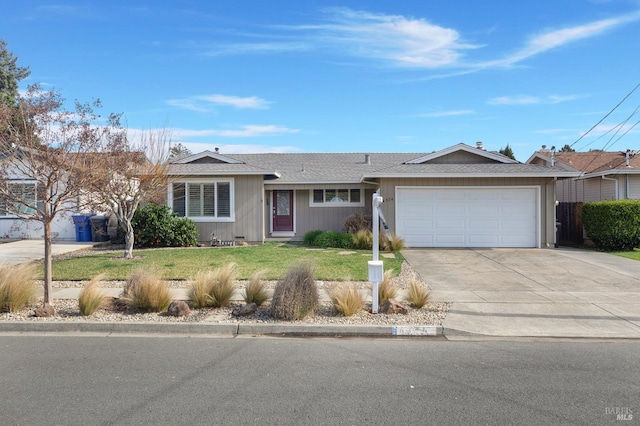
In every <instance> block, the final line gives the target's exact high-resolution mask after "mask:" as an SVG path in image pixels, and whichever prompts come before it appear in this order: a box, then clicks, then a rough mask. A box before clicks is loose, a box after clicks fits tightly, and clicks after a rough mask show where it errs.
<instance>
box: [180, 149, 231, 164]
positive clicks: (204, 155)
mask: <svg viewBox="0 0 640 426" xmlns="http://www.w3.org/2000/svg"><path fill="white" fill-rule="evenodd" d="M174 163H175V164H243V163H242V161H239V160H236V159H234V158H230V157H226V156H224V155H221V154H219V153H217V152H211V151H208V150H207V151H202V152H201V153H199V154H194V155H189V156H188V157H183V158H180V159H178V160H176V161H174Z"/></svg>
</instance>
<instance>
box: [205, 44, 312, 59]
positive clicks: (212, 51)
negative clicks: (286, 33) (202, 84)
mask: <svg viewBox="0 0 640 426" xmlns="http://www.w3.org/2000/svg"><path fill="white" fill-rule="evenodd" d="M309 49H311V46H309V45H308V44H307V43H302V42H281V41H274V42H267V43H233V44H229V45H221V46H214V47H206V48H204V51H205V53H204V55H205V56H228V55H238V54H243V55H244V54H251V53H286V52H300V51H305V50H309Z"/></svg>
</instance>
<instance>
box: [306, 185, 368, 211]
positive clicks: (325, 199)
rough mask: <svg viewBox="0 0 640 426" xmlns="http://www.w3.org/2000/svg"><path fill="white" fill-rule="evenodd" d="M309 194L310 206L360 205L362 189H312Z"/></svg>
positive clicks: (361, 202)
mask: <svg viewBox="0 0 640 426" xmlns="http://www.w3.org/2000/svg"><path fill="white" fill-rule="evenodd" d="M311 192H312V194H311V203H310V205H311V206H315V207H321V206H326V207H328V206H344V207H351V206H362V205H364V203H363V199H362V196H361V195H362V194H361V192H362V190H361V189H360V188H350V189H313V190H312V191H311Z"/></svg>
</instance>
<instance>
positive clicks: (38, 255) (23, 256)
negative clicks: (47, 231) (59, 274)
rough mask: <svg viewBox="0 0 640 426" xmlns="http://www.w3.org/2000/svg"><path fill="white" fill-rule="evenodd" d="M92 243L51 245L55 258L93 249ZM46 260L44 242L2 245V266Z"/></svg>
mask: <svg viewBox="0 0 640 426" xmlns="http://www.w3.org/2000/svg"><path fill="white" fill-rule="evenodd" d="M94 245H95V243H92V242H86V243H76V242H73V241H65V242H56V243H54V244H52V245H51V252H52V253H53V255H54V256H56V255H59V254H64V253H69V252H72V251H77V250H83V249H88V248H91V247H93V246H94ZM42 259H44V240H19V241H13V242H8V243H2V244H0V265H18V264H20V263H26V262H33V261H37V260H42Z"/></svg>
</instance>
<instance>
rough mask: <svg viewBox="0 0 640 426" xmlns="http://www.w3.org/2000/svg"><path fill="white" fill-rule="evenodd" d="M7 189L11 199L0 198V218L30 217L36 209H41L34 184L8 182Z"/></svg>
mask: <svg viewBox="0 0 640 426" xmlns="http://www.w3.org/2000/svg"><path fill="white" fill-rule="evenodd" d="M7 187H8V189H9V192H10V193H11V199H4V198H3V197H2V196H0V216H21V217H24V216H32V215H33V214H35V213H36V209H37V208H39V209H41V210H42V209H43V205H42V200H41V199H40V197H38V195H37V191H36V187H37V186H36V183H35V182H9V183H8V184H7ZM13 200H15V201H13ZM17 200H21V201H17Z"/></svg>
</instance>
